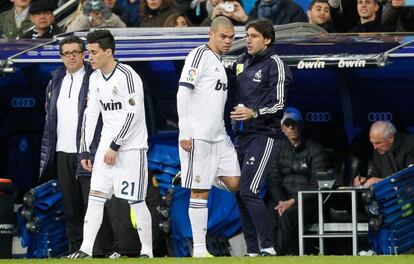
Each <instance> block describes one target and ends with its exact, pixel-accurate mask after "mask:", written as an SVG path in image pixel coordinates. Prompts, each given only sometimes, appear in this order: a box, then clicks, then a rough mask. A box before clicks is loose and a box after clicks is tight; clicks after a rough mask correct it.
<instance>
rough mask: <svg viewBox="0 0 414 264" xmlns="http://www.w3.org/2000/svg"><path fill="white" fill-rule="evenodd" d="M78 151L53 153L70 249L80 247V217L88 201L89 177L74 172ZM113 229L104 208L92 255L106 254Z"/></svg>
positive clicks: (110, 244)
mask: <svg viewBox="0 0 414 264" xmlns="http://www.w3.org/2000/svg"><path fill="white" fill-rule="evenodd" d="M77 164H78V155H77V154H76V153H64V152H57V153H56V167H57V177H58V180H59V185H60V188H61V190H62V194H63V207H64V215H65V222H66V233H67V236H68V240H69V252H74V251H77V250H79V248H80V246H81V244H82V240H83V220H84V216H85V213H86V208H87V205H88V197H89V189H90V185H91V177H86V176H81V177H77V176H76V169H77ZM112 242H113V232H112V228H111V224H110V221H109V217H108V212H107V209H106V208H105V211H104V220H103V222H102V225H101V228H100V230H99V233H98V236H97V239H96V243H95V247H94V255H105V254H109V253H111V252H112V251H113V248H112V245H113V243H112Z"/></svg>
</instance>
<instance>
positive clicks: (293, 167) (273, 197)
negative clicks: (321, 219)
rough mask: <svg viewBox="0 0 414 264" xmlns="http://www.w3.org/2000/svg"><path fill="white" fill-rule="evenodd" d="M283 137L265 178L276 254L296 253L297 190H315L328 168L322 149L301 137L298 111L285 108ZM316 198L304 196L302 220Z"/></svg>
mask: <svg viewBox="0 0 414 264" xmlns="http://www.w3.org/2000/svg"><path fill="white" fill-rule="evenodd" d="M281 123H282V131H283V133H284V134H285V135H286V139H284V140H283V141H282V142H281V144H280V149H279V151H277V154H276V157H275V158H274V159H273V160H272V161H271V165H270V169H269V174H268V175H267V190H268V192H267V197H268V202H267V205H268V209H269V216H270V221H271V224H272V228H273V237H274V243H275V246H276V245H277V253H278V255H297V254H298V204H297V201H298V191H303V190H316V189H317V188H318V183H317V178H316V175H317V173H318V172H325V171H326V170H327V169H328V160H327V156H326V153H325V151H324V149H323V147H322V146H321V145H320V144H318V143H317V142H314V141H312V140H309V139H306V138H305V137H304V136H303V135H302V127H303V118H302V115H301V113H300V112H299V110H297V109H296V108H293V107H288V108H286V111H285V115H284V116H283V119H282V122H281ZM316 198H317V196H316V195H304V196H303V202H304V207H303V209H304V219H305V220H306V221H310V220H313V219H314V218H315V217H316V213H317V203H316V201H312V200H314V199H316Z"/></svg>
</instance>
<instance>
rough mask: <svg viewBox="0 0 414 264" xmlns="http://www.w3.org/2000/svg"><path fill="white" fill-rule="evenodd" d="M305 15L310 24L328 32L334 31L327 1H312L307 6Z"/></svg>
mask: <svg viewBox="0 0 414 264" xmlns="http://www.w3.org/2000/svg"><path fill="white" fill-rule="evenodd" d="M307 15H308V18H309V23H310V24H313V25H317V26H320V27H321V28H323V29H325V30H326V31H328V32H333V31H334V28H333V26H332V23H331V8H330V6H329V3H328V0H313V1H312V2H311V3H310V4H309V8H308V12H307Z"/></svg>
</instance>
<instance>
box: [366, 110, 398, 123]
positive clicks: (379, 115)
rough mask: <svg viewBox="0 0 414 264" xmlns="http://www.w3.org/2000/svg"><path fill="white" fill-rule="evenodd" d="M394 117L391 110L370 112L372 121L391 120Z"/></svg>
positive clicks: (369, 115)
mask: <svg viewBox="0 0 414 264" xmlns="http://www.w3.org/2000/svg"><path fill="white" fill-rule="evenodd" d="M392 118H393V116H392V114H391V113H390V112H369V113H368V120H369V121H371V122H376V121H391V120H392Z"/></svg>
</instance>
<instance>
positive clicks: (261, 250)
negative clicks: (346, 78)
mask: <svg viewBox="0 0 414 264" xmlns="http://www.w3.org/2000/svg"><path fill="white" fill-rule="evenodd" d="M246 33H247V38H246V41H247V53H246V54H243V55H242V56H241V57H240V58H239V59H238V60H237V61H236V62H235V71H236V79H237V92H236V98H237V99H236V100H237V103H238V104H239V105H238V106H236V107H235V108H234V111H233V112H231V114H230V117H231V119H232V120H233V122H235V123H236V126H235V127H236V130H235V135H236V141H235V147H236V150H237V153H238V158H239V162H240V166H241V178H240V191H239V195H238V198H239V207H240V215H241V223H242V229H243V233H244V238H245V240H246V245H247V253H248V254H249V256H255V255H257V254H261V255H275V254H276V253H275V251H274V249H273V243H272V236H271V234H272V232H271V228H270V223H269V219H268V216H267V210H266V206H265V204H264V202H263V200H262V199H261V198H260V196H259V194H260V190H261V188H262V187H263V184H264V182H265V178H266V176H265V175H266V174H267V171H268V167H269V166H268V165H269V161H270V160H271V159H272V156H273V154H274V150H275V149H277V142H278V139H280V138H281V131H280V118H281V116H282V115H283V110H284V107H285V100H286V94H287V91H288V87H289V84H290V83H291V80H292V75H291V72H290V70H289V68H288V67H287V66H286V65H285V64H284V63H283V62H282V61H281V60H280V58H279V57H278V56H277V55H274V50H273V48H272V43H273V42H274V39H275V31H274V29H273V25H272V23H271V21H269V20H267V19H259V20H256V21H252V22H251V23H249V24H248V25H247V26H246ZM258 240H259V241H260V245H259V243H258Z"/></svg>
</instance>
